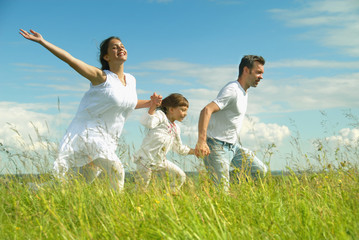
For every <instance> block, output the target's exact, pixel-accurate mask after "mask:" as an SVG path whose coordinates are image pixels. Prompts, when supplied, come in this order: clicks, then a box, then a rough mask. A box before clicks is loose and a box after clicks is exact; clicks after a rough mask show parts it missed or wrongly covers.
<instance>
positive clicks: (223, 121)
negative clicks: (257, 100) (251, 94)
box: [207, 81, 248, 144]
mask: <svg viewBox="0 0 359 240" xmlns="http://www.w3.org/2000/svg"><path fill="white" fill-rule="evenodd" d="M213 102H214V103H216V104H217V105H218V107H219V108H220V110H219V111H218V112H215V113H213V114H212V116H211V119H210V121H209V124H208V129H207V136H208V137H211V138H215V139H218V140H220V141H224V142H228V143H232V144H235V143H236V142H237V141H238V138H239V132H240V130H241V127H242V124H243V120H244V116H245V114H246V110H247V102H248V94H247V93H246V92H245V91H244V90H243V88H242V86H241V85H240V84H239V82H238V81H233V82H229V83H227V85H225V86H224V87H223V88H222V89H221V91H220V92H219V93H218V96H217V98H216V99H215V100H214V101H213Z"/></svg>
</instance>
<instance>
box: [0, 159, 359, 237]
mask: <svg viewBox="0 0 359 240" xmlns="http://www.w3.org/2000/svg"><path fill="white" fill-rule="evenodd" d="M30 180H31V179H30ZM358 180H359V175H358V170H357V168H355V167H348V166H345V167H340V168H337V169H335V170H334V169H332V170H325V171H324V170H323V171H320V172H316V173H308V174H304V173H303V174H301V175H298V174H292V175H287V176H267V177H265V178H263V179H257V180H251V179H249V180H248V181H239V182H238V183H233V184H232V187H231V190H230V193H225V192H223V191H221V190H218V189H216V188H215V187H214V186H213V185H212V184H211V183H210V182H209V181H208V179H207V177H206V174H205V173H201V174H200V175H199V176H198V177H196V178H192V177H191V178H188V179H187V182H186V183H185V185H184V186H183V188H182V191H181V192H179V193H178V194H177V195H174V194H171V193H170V192H169V191H167V189H168V187H167V184H166V182H164V181H163V180H162V179H155V180H154V181H153V183H152V184H151V187H150V188H149V189H148V191H147V192H139V191H136V190H135V188H134V184H133V183H126V188H125V190H124V192H123V193H115V192H113V191H111V190H109V188H108V186H107V183H106V181H105V180H101V179H99V180H97V181H96V182H94V183H93V184H91V185H87V184H86V183H84V182H83V181H81V180H79V181H73V182H71V183H67V184H52V185H46V186H44V187H43V188H41V189H40V190H38V191H32V190H29V188H28V186H27V184H25V182H26V181H28V180H26V181H25V180H24V179H22V180H21V179H18V178H1V181H2V182H1V184H0V194H1V200H0V201H1V203H0V205H1V208H2V210H1V211H0V214H1V216H0V222H1V224H0V232H1V236H0V239H359V211H358V209H359V181H358Z"/></svg>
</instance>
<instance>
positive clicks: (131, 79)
mask: <svg viewBox="0 0 359 240" xmlns="http://www.w3.org/2000/svg"><path fill="white" fill-rule="evenodd" d="M124 74H125V76H126V81H128V80H129V81H134V82H136V78H135V77H134V76H133V75H132V74H131V73H126V72H125V73H124Z"/></svg>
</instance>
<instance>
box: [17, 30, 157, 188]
mask: <svg viewBox="0 0 359 240" xmlns="http://www.w3.org/2000/svg"><path fill="white" fill-rule="evenodd" d="M20 34H21V35H22V36H23V37H24V38H26V39H29V40H31V41H34V42H37V43H39V44H41V45H42V46H43V47H45V48H46V49H47V50H49V51H50V52H51V53H52V54H54V55H55V56H56V57H58V58H59V59H61V60H62V61H64V62H66V63H67V64H69V65H70V67H72V68H73V69H74V70H76V71H77V72H78V73H79V74H81V75H82V76H83V77H85V78H87V79H88V80H89V81H90V82H91V84H90V89H89V90H88V91H87V92H86V93H85V95H84V97H83V98H82V100H81V102H80V106H79V108H78V111H77V113H76V116H75V118H74V119H73V120H72V122H71V124H70V126H69V128H68V129H67V132H66V134H65V136H64V138H63V139H62V142H61V144H60V149H59V155H58V158H57V159H56V161H55V163H54V172H55V175H56V176H57V177H60V178H63V177H65V176H66V175H67V173H68V172H69V170H72V171H71V172H72V173H74V174H75V175H76V174H81V175H83V176H84V177H85V179H86V181H87V182H88V183H91V182H92V181H93V180H94V179H95V177H96V176H97V174H98V173H99V172H100V170H102V171H105V173H106V174H107V175H108V176H109V178H110V184H111V186H112V188H113V189H115V190H116V191H121V190H122V189H123V185H124V177H125V172H124V168H123V165H122V163H121V161H120V159H119V158H118V156H117V155H116V148H117V143H118V139H119V137H120V135H121V132H122V128H123V126H124V123H125V120H126V118H127V117H128V115H129V113H130V112H131V111H132V110H133V109H137V108H145V107H149V106H150V104H151V100H138V99H137V94H136V79H135V78H134V77H133V76H132V75H130V74H128V73H124V63H125V61H126V60H127V51H126V48H125V47H124V45H123V44H122V42H121V40H120V39H119V38H117V37H110V38H108V39H106V40H104V41H103V42H102V43H101V46H100V62H101V65H102V68H101V69H99V68H97V67H94V66H91V65H88V64H86V63H84V62H83V61H81V60H79V59H77V58H74V57H73V56H72V55H71V54H69V53H68V52H66V51H65V50H63V49H61V48H59V47H57V46H55V45H53V44H51V43H50V42H48V41H46V40H45V39H44V38H43V37H42V36H41V34H39V33H37V32H35V31H33V30H30V33H28V32H27V31H25V30H23V29H20ZM151 98H152V99H154V100H155V101H161V98H162V97H161V96H159V95H157V94H155V93H154V94H153V95H152V97H151Z"/></svg>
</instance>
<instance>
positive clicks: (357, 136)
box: [326, 128, 359, 147]
mask: <svg viewBox="0 0 359 240" xmlns="http://www.w3.org/2000/svg"><path fill="white" fill-rule="evenodd" d="M326 140H327V141H328V142H329V144H332V145H334V146H338V147H340V146H348V147H356V146H358V143H359V129H358V128H353V129H351V128H343V129H341V130H340V131H339V133H338V135H335V136H330V137H327V138H326Z"/></svg>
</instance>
